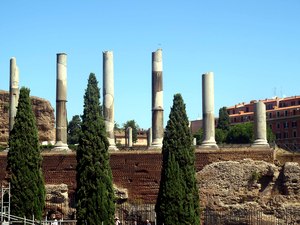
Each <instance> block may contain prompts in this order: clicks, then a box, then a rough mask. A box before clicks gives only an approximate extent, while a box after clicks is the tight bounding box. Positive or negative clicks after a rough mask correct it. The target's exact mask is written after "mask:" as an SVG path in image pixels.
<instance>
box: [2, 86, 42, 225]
mask: <svg viewBox="0 0 300 225" xmlns="http://www.w3.org/2000/svg"><path fill="white" fill-rule="evenodd" d="M29 94H30V90H29V89H27V88H24V87H22V88H21V90H20V97H19V103H18V110H17V114H16V117H15V124H14V127H13V129H12V131H11V132H10V135H9V152H8V155H7V171H8V174H9V182H10V184H11V201H10V202H11V214H13V215H15V216H20V217H24V216H26V218H32V216H33V215H34V218H35V219H42V213H43V209H44V206H45V185H44V178H43V174H42V168H41V167H42V157H41V154H40V149H39V138H38V131H37V127H36V121H35V116H34V114H33V111H32V106H31V100H30V96H29Z"/></svg>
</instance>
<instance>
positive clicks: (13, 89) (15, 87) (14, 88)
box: [9, 57, 19, 131]
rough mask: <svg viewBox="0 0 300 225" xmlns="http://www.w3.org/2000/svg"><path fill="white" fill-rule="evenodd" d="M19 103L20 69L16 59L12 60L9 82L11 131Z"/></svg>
mask: <svg viewBox="0 0 300 225" xmlns="http://www.w3.org/2000/svg"><path fill="white" fill-rule="evenodd" d="M18 102H19V69H18V66H17V62H16V58H15V57H12V58H11V59H10V82H9V131H11V130H12V129H13V126H14V123H15V117H16V114H17V106H18Z"/></svg>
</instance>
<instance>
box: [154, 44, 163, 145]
mask: <svg viewBox="0 0 300 225" xmlns="http://www.w3.org/2000/svg"><path fill="white" fill-rule="evenodd" d="M162 71H163V64H162V50H161V49H158V50H157V51H155V52H152V145H151V148H161V147H162V140H163V136H164V125H163V123H164V121H163V119H164V118H163V117H164V109H163V74H162V73H163V72H162Z"/></svg>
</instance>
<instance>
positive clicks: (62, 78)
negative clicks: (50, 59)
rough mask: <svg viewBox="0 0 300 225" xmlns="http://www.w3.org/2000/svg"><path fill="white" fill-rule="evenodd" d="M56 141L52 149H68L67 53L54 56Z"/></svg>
mask: <svg viewBox="0 0 300 225" xmlns="http://www.w3.org/2000/svg"><path fill="white" fill-rule="evenodd" d="M56 75H57V77H56V143H55V148H54V149H53V150H54V151H64V150H67V151H69V148H68V144H67V54H65V53H59V54H57V58H56Z"/></svg>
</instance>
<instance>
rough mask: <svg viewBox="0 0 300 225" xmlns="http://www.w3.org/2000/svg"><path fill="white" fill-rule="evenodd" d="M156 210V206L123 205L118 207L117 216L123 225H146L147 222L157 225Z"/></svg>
mask: <svg viewBox="0 0 300 225" xmlns="http://www.w3.org/2000/svg"><path fill="white" fill-rule="evenodd" d="M154 208H155V206H154V204H140V203H137V204H132V203H131V204H128V203H123V204H120V205H117V206H116V213H115V214H116V216H117V217H119V219H120V222H121V224H122V225H125V224H126V225H134V221H136V222H137V224H138V225H143V224H146V220H149V221H150V223H151V224H155V220H156V218H155V209H154Z"/></svg>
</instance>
